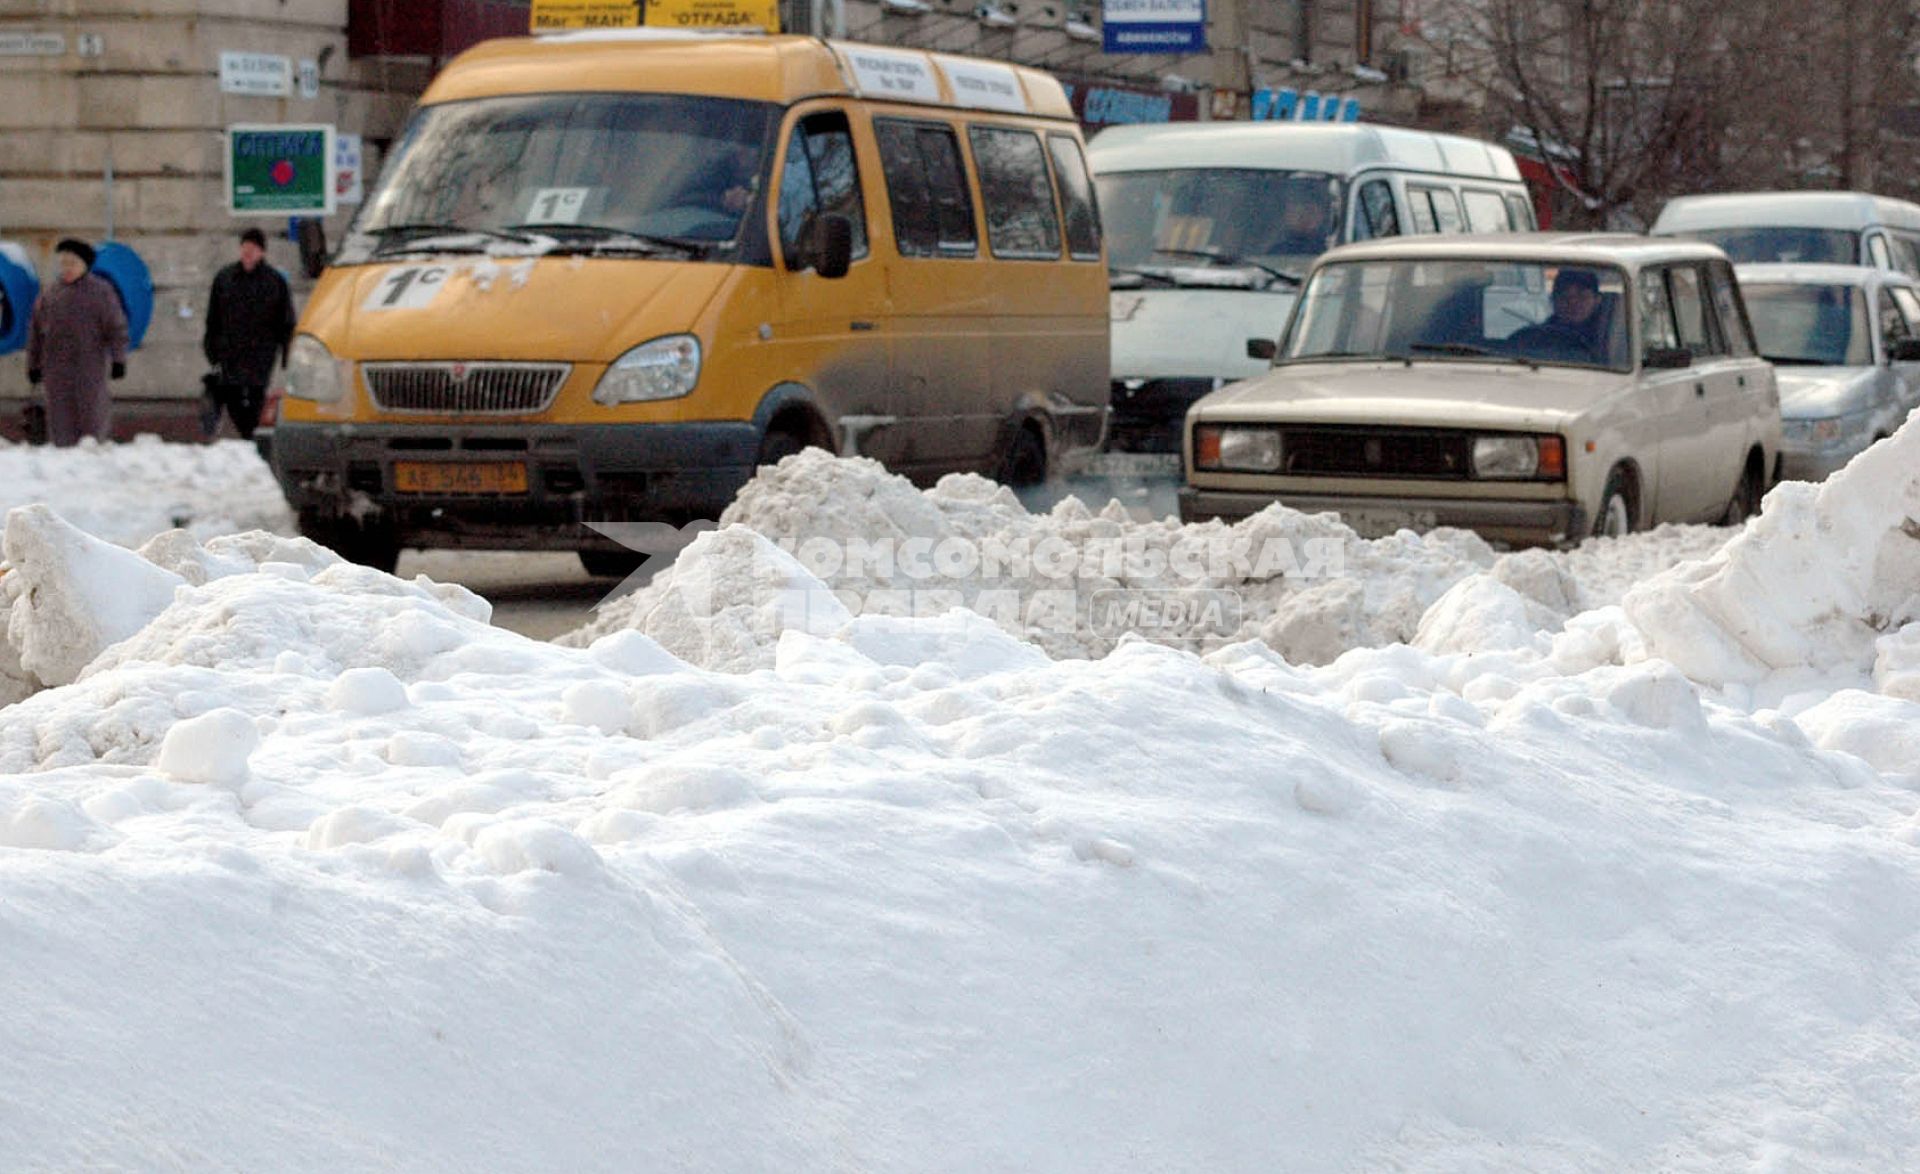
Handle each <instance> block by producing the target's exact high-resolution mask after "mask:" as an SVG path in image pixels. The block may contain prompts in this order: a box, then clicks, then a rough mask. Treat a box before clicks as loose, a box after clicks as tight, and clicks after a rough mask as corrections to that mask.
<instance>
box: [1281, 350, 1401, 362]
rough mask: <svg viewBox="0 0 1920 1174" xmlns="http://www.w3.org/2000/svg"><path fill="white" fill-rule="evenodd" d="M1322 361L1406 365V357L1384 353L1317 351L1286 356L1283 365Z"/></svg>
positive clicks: (1282, 359) (1282, 360) (1283, 358)
mask: <svg viewBox="0 0 1920 1174" xmlns="http://www.w3.org/2000/svg"><path fill="white" fill-rule="evenodd" d="M1322 359H1375V360H1378V361H1379V362H1382V363H1404V362H1406V361H1407V357H1406V356H1405V355H1389V354H1387V353H1385V352H1383V351H1316V352H1314V353H1313V354H1311V355H1285V356H1282V358H1281V359H1280V361H1281V362H1283V363H1318V362H1319V361H1320V360H1322Z"/></svg>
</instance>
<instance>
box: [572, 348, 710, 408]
mask: <svg viewBox="0 0 1920 1174" xmlns="http://www.w3.org/2000/svg"><path fill="white" fill-rule="evenodd" d="M698 382H700V340H699V339H697V338H695V337H694V336H693V335H691V334H670V335H668V336H667V337H665V338H656V339H654V340H653V341H652V342H643V343H641V344H640V345H639V346H637V347H634V348H633V349H632V350H630V351H628V352H627V353H626V354H624V355H621V356H620V357H619V358H618V359H616V360H614V363H613V366H611V367H608V368H607V373H606V374H605V375H602V376H601V377H600V385H599V386H598V387H596V388H594V389H593V401H594V402H595V403H599V404H607V405H613V404H625V403H633V402H635V401H637V400H652V399H678V398H679V397H681V396H683V395H686V394H687V393H688V392H690V391H692V390H693V385H694V384H696V383H698Z"/></svg>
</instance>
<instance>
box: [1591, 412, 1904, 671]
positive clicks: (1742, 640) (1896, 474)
mask: <svg viewBox="0 0 1920 1174" xmlns="http://www.w3.org/2000/svg"><path fill="white" fill-rule="evenodd" d="M1625 608H1626V614H1627V616H1628V617H1629V618H1630V619H1631V621H1632V623H1633V624H1634V626H1635V627H1636V628H1638V629H1639V631H1640V633H1641V634H1642V636H1643V637H1644V639H1645V642H1646V649H1647V652H1648V654H1649V655H1652V656H1658V657H1662V658H1664V659H1666V660H1669V661H1671V662H1673V663H1674V664H1676V665H1678V666H1679V667H1680V668H1681V669H1682V670H1684V671H1685V672H1686V673H1687V674H1688V675H1689V676H1690V677H1692V678H1694V679H1695V680H1698V681H1703V682H1707V683H1711V684H1716V685H1743V686H1752V685H1755V684H1758V683H1759V682H1761V681H1762V680H1763V679H1765V678H1768V677H1773V676H1776V675H1778V674H1782V673H1787V672H1789V671H1792V672H1796V673H1799V674H1807V673H1811V674H1813V675H1815V676H1817V677H1820V678H1831V677H1835V676H1846V675H1853V676H1858V677H1861V678H1865V677H1866V676H1867V675H1868V674H1869V673H1874V672H1875V663H1876V659H1877V657H1878V656H1879V654H1880V649H1882V648H1885V649H1886V652H1885V662H1884V663H1885V666H1886V667H1884V668H1882V669H1881V670H1880V675H1882V676H1884V677H1886V678H1889V679H1890V678H1892V677H1896V676H1898V677H1902V678H1904V677H1905V675H1906V674H1907V673H1908V672H1910V666H1911V665H1912V663H1913V662H1912V659H1911V657H1912V653H1911V651H1910V649H1911V648H1912V646H1913V642H1914V640H1915V639H1916V638H1920V632H1917V633H1915V634H1912V635H1906V636H1902V637H1900V638H1899V639H1898V640H1896V641H1894V642H1891V643H1889V644H1886V645H1882V644H1881V643H1880V642H1881V640H1882V638H1883V636H1885V635H1887V634H1889V633H1896V634H1897V633H1899V632H1900V630H1901V629H1902V628H1903V627H1905V626H1907V625H1911V624H1913V623H1915V622H1916V621H1920V426H1916V425H1915V424H1913V423H1909V424H1907V425H1906V426H1904V427H1902V428H1901V429H1900V431H1899V432H1898V433H1896V434H1895V435H1894V436H1893V437H1892V438H1891V439H1890V440H1886V441H1882V442H1881V443H1879V444H1876V445H1874V446H1873V447H1872V448H1870V449H1868V450H1867V451H1866V452H1864V453H1862V454H1861V455H1860V456H1859V457H1857V458H1855V460H1854V461H1853V462H1852V463H1851V464H1849V465H1848V466H1847V467H1846V468H1845V469H1843V470H1841V471H1840V472H1839V473H1836V474H1835V475H1834V476H1832V477H1831V478H1829V479H1828V480H1827V481H1825V482H1823V483H1821V484H1818V485H1810V484H1802V483H1787V484H1783V485H1780V486H1778V487H1776V488H1775V489H1774V490H1773V491H1772V492H1771V493H1769V494H1768V495H1767V499H1766V502H1765V509H1764V511H1763V513H1762V514H1761V516H1760V517H1759V518H1757V519H1755V520H1754V521H1752V522H1749V523H1748V525H1747V527H1746V529H1745V531H1743V532H1742V533H1741V534H1740V535H1738V536H1737V537H1735V538H1734V539H1733V540H1732V541H1730V542H1729V543H1727V545H1726V546H1725V547H1724V548H1723V549H1721V550H1720V551H1719V552H1717V553H1716V554H1714V555H1713V556H1712V557H1710V558H1707V559H1705V560H1704V561H1702V562H1699V563H1693V564H1687V565H1683V566H1680V567H1677V568H1675V569H1673V570H1671V571H1668V572H1665V573H1663V574H1660V575H1657V576H1655V577H1653V578H1652V579H1650V580H1648V581H1647V582H1645V583H1642V584H1640V585H1639V586H1637V587H1635V588H1633V589H1632V590H1631V591H1629V592H1628V593H1627V596H1626V599H1625ZM1903 688H1904V686H1903Z"/></svg>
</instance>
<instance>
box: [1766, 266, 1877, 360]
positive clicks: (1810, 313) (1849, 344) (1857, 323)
mask: <svg viewBox="0 0 1920 1174" xmlns="http://www.w3.org/2000/svg"><path fill="white" fill-rule="evenodd" d="M1740 292H1741V294H1742V296H1744V297H1745V298H1746V301H1747V317H1749V318H1751V319H1752V320H1753V336H1754V339H1755V340H1756V341H1757V342H1758V343H1759V344H1760V353H1761V354H1762V355H1765V356H1766V357H1767V358H1768V359H1770V360H1772V361H1773V362H1775V363H1792V364H1798V365H1811V366H1819V367H1865V366H1868V365H1870V364H1871V363H1872V362H1873V337H1872V328H1871V327H1870V326H1869V325H1868V324H1867V299H1866V295H1865V294H1863V293H1862V292H1861V290H1860V289H1859V287H1858V286H1851V285H1799V284H1786V283H1784V282H1781V283H1769V284H1756V285H1747V284H1745V283H1742V284H1741V286H1740Z"/></svg>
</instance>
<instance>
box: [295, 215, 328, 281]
mask: <svg viewBox="0 0 1920 1174" xmlns="http://www.w3.org/2000/svg"><path fill="white" fill-rule="evenodd" d="M326 267H327V230H326V227H325V226H324V225H322V224H321V223H320V222H319V221H318V220H302V221H301V222H300V268H301V269H302V270H303V271H304V272H305V273H306V275H307V276H308V277H318V276H320V272H321V270H323V269H325V268H326Z"/></svg>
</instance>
